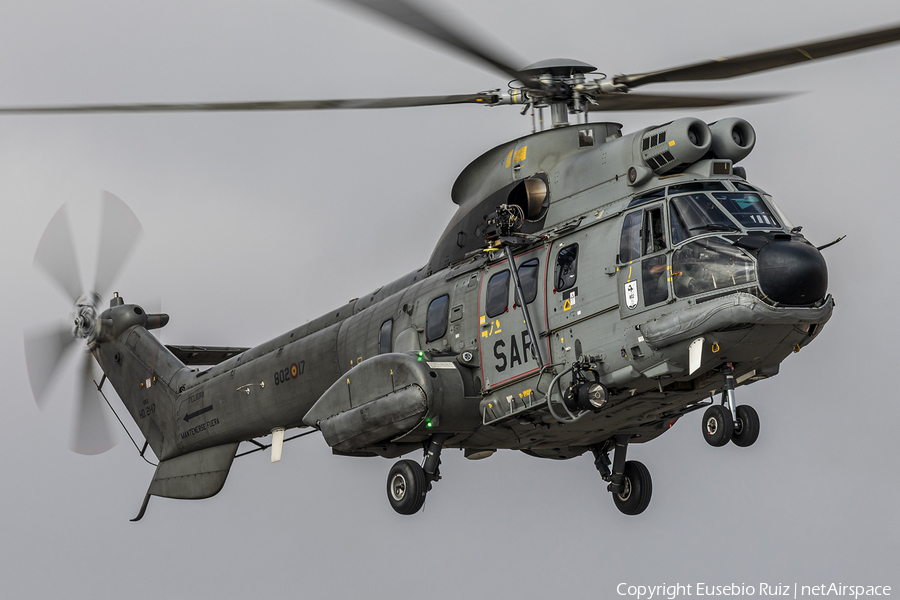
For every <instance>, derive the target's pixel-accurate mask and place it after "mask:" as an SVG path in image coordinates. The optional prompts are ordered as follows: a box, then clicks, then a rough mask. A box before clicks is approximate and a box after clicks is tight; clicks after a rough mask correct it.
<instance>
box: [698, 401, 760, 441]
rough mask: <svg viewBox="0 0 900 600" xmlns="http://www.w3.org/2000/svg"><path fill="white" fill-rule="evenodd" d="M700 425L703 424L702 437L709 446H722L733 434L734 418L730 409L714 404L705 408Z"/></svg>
mask: <svg viewBox="0 0 900 600" xmlns="http://www.w3.org/2000/svg"><path fill="white" fill-rule="evenodd" d="M701 425H702V426H703V439H704V440H706V443H707V444H709V445H710V446H724V445H725V444H727V443H728V440H730V439H731V437H732V435H733V434H734V420H733V419H732V416H731V411H729V410H728V409H727V408H725V407H724V406H722V405H720V404H714V405H713V406H710V407H709V408H707V409H706V412H705V413H703V423H701ZM757 429H758V427H757ZM735 443H737V442H735ZM751 443H753V442H751ZM738 445H740V444H738ZM748 445H749V444H748Z"/></svg>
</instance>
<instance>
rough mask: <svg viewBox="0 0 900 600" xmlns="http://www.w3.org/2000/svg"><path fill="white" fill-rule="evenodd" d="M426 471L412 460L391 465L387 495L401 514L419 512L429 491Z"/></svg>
mask: <svg viewBox="0 0 900 600" xmlns="http://www.w3.org/2000/svg"><path fill="white" fill-rule="evenodd" d="M427 488H428V481H426V479H425V471H424V470H422V467H420V466H419V464H418V463H417V462H415V461H412V460H401V461H399V462H397V463H395V464H394V466H393V467H391V471H390V473H388V480H387V495H388V500H389V501H390V503H391V508H393V509H394V510H395V511H397V512H398V513H399V514H401V515H412V514H415V513H417V512H419V509H420V508H422V505H423V504H425V494H426V493H427V492H428V489H427Z"/></svg>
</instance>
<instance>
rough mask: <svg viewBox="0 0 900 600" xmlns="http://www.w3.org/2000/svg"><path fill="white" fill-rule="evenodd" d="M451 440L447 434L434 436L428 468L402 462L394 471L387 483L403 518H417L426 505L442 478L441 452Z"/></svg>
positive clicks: (427, 455)
mask: <svg viewBox="0 0 900 600" xmlns="http://www.w3.org/2000/svg"><path fill="white" fill-rule="evenodd" d="M447 437H448V435H447V434H445V433H438V434H435V435H433V436H431V441H430V442H429V444H428V446H427V447H426V449H425V464H424V466H419V464H418V463H417V462H415V461H413V460H401V461H398V462H396V463H394V466H393V467H391V470H390V472H389V473H388V479H387V495H388V501H389V502H390V503H391V508H393V509H394V510H395V511H397V512H398V513H399V514H401V515H413V514H415V513H417V512H419V509H421V508H422V505H424V504H425V495H426V494H427V493H428V492H429V491H431V484H432V483H433V482H435V481H438V480H439V479H440V478H441V472H440V464H441V450H442V449H443V447H444V442H445V441H446V440H447Z"/></svg>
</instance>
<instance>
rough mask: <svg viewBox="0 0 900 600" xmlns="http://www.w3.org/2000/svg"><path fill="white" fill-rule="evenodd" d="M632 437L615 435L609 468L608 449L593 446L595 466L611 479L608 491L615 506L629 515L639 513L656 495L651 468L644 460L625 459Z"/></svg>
mask: <svg viewBox="0 0 900 600" xmlns="http://www.w3.org/2000/svg"><path fill="white" fill-rule="evenodd" d="M630 437H631V436H628V435H618V436H616V437H615V442H616V446H615V448H616V451H615V454H614V456H613V462H612V471H610V469H609V467H610V461H609V455H608V452H609V450H608V449H606V448H604V447H601V446H593V447H591V452H592V453H593V454H594V466H595V467H597V470H598V471H600V477H601V478H602V479H603V481H609V482H610V483H609V485H608V486H607V488H606V489H607V490H609V492H610V493H612V496H613V502H615V504H616V508H618V509H619V511H621V512H622V513H624V514H626V515H639V514H641V513H642V512H644V511H645V510H646V509H647V506H648V505H649V504H650V496H651V495H652V494H653V482H652V480H651V479H650V471H649V470H648V469H647V467H645V466H644V464H643V463H641V462H638V461H636V460H629V461H626V460H625V453H626V451H627V450H628V439H629V438H630Z"/></svg>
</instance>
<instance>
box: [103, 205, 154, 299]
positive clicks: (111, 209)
mask: <svg viewBox="0 0 900 600" xmlns="http://www.w3.org/2000/svg"><path fill="white" fill-rule="evenodd" d="M143 233H144V228H143V227H141V222H140V221H138V218H137V217H136V216H135V214H134V213H133V212H132V211H131V209H130V208H128V205H126V204H125V203H124V202H122V200H120V199H119V198H117V197H116V196H114V195H113V194H110V193H109V192H103V216H102V217H101V225H100V247H99V249H98V253H97V273H96V276H95V279H94V288H93V289H94V291H95V292H96V293H97V294H99V295H100V296H101V297H103V295H104V294H105V293H106V292H108V291H109V287H110V286H111V285H112V283H113V280H114V279H115V277H116V275H117V274H118V273H119V271H120V270H121V268H122V265H124V264H125V261H126V260H127V259H128V255H129V254H131V251H132V250H134V247H135V245H136V244H137V242H138V240H139V239H140V238H141V235H142V234H143Z"/></svg>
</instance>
